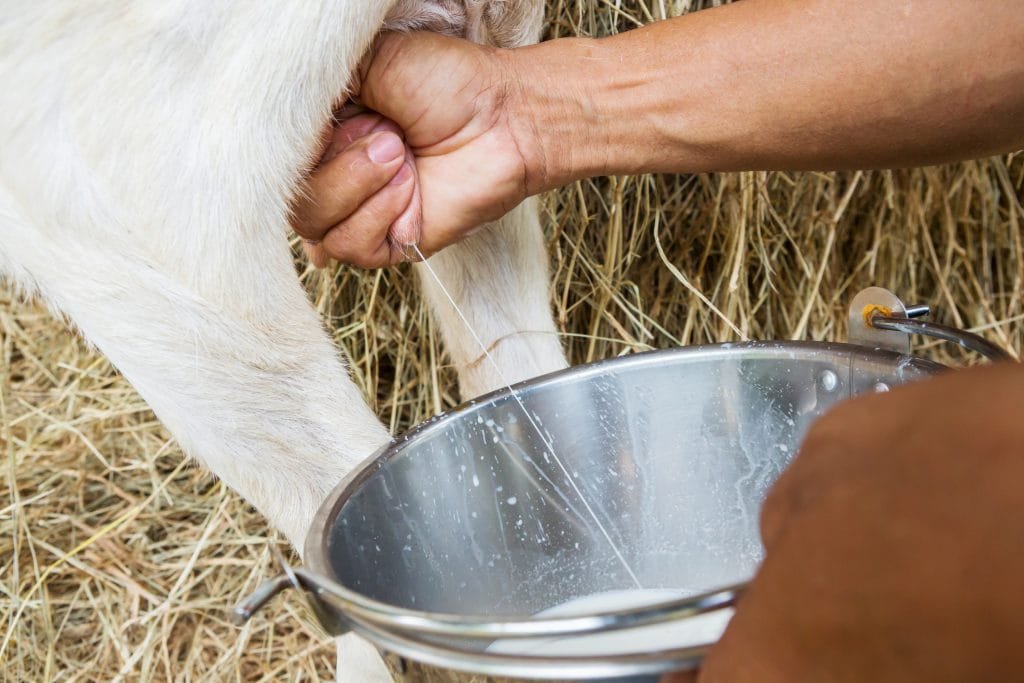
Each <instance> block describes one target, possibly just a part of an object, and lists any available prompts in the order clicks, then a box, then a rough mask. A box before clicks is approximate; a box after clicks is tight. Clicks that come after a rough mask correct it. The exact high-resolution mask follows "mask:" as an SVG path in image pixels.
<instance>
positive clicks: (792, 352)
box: [240, 311, 962, 680]
mask: <svg viewBox="0 0 1024 683" xmlns="http://www.w3.org/2000/svg"><path fill="white" fill-rule="evenodd" d="M901 312H902V311H901ZM894 319H896V320H897V322H899V321H901V320H902V321H907V320H909V318H906V317H905V316H895V318H894ZM961 339H962V337H961ZM889 341H890V342H895V343H901V340H900V339H897V338H890V339H889ZM942 369H943V367H942V366H940V365H937V364H935V363H932V362H929V361H925V360H922V359H919V358H914V357H911V356H908V355H905V354H903V353H899V352H896V351H892V350H888V349H875V348H868V347H865V346H859V345H846V344H821V343H798V342H783V343H775V342H760V343H745V344H734V345H730V344H723V345H718V346H708V347H692V348H683V349H673V350H666V351H656V352H651V353H644V354H639V355H634V356H628V357H623V358H617V359H614V360H608V361H602V362H598V363H594V364H591V365H587V366H580V367H575V368H571V369H569V370H565V371H563V372H558V373H555V374H552V375H548V376H545V377H542V378H539V379H536V380H531V381H529V382H525V383H523V384H520V385H518V386H517V387H516V392H517V394H518V397H519V400H521V402H522V405H520V403H519V402H518V401H517V400H515V398H514V397H513V396H512V395H511V394H510V392H509V391H507V390H504V391H498V392H495V393H493V394H490V395H488V396H485V397H482V398H480V399H478V400H476V401H470V402H469V403H468V404H466V405H464V406H462V407H460V408H458V409H456V410H453V411H452V412H449V413H446V414H444V415H441V416H439V417H437V418H434V419H432V420H429V421H428V422H426V423H424V424H422V425H420V426H418V427H416V428H415V429H413V430H412V431H410V432H409V433H407V434H406V435H404V436H402V437H400V438H398V439H396V440H395V441H394V442H392V443H391V444H389V445H388V446H386V447H385V448H383V449H382V450H381V451H379V452H378V453H377V454H375V455H374V456H373V457H372V458H370V459H369V460H368V461H367V462H366V463H365V464H364V466H362V467H361V468H359V469H358V470H357V471H355V472H353V473H352V474H351V475H350V476H349V477H348V478H346V479H345V480H344V481H343V482H342V483H341V484H340V485H339V486H338V487H337V489H336V490H335V491H334V492H333V494H332V495H331V497H330V499H329V500H328V501H327V502H326V503H325V504H324V505H323V507H322V508H321V509H320V511H319V513H318V515H317V517H316V520H315V522H314V524H313V527H312V529H311V531H310V533H309V536H308V538H307V543H306V559H307V561H308V564H309V571H303V570H295V571H294V572H292V573H291V574H290V575H288V576H286V577H281V578H280V579H278V581H277V582H276V583H271V584H269V585H268V586H267V587H266V588H265V589H264V590H263V591H262V592H261V593H260V594H258V595H256V596H254V598H253V599H252V600H251V601H250V602H249V604H247V605H244V606H242V607H241V608H240V610H241V611H242V613H243V614H244V615H246V616H247V615H248V614H251V613H252V611H253V610H255V609H257V608H258V607H259V605H261V604H263V603H264V602H265V601H266V600H267V599H268V598H269V597H270V595H272V594H273V593H275V592H277V591H278V590H280V589H282V588H283V587H286V586H288V585H299V586H301V587H303V588H304V589H305V590H306V591H307V592H308V593H309V594H310V595H311V596H312V603H313V605H314V608H315V609H316V610H317V614H318V616H319V617H320V619H321V621H322V622H323V623H324V625H325V627H326V628H327V629H328V630H329V631H331V632H332V633H341V632H344V631H346V630H348V629H350V628H351V629H353V630H355V631H358V632H360V633H361V634H363V635H364V636H366V637H367V638H369V639H370V640H371V641H373V642H375V643H377V644H378V645H379V646H381V647H382V648H384V649H386V650H389V651H392V652H394V653H397V654H399V655H402V656H404V657H409V658H411V659H415V660H418V661H421V662H425V663H427V664H431V665H435V666H442V667H448V668H453V669H459V670H463V671H470V672H476V673H483V674H490V675H500V676H511V677H521V678H549V679H587V680H594V679H599V678H621V677H628V676H653V675H655V674H658V673H660V672H664V671H670V670H681V669H687V668H693V667H695V666H697V664H698V663H699V661H700V659H701V658H702V657H703V655H704V653H705V651H706V649H707V648H708V647H709V646H710V645H711V644H713V643H714V642H715V641H716V640H717V639H718V636H719V635H720V634H721V631H722V629H724V627H725V624H726V623H727V620H728V616H729V614H730V612H729V611H728V610H729V608H730V607H731V606H732V605H733V603H734V601H735V599H736V598H737V596H738V595H739V594H740V592H741V590H742V585H743V583H744V582H746V581H748V580H749V579H750V578H751V577H752V576H753V574H754V572H755V571H756V568H757V566H758V563H759V562H760V559H761V555H762V546H761V543H760V539H759V535H758V512H759V509H760V506H761V503H762V501H763V499H764V496H765V494H766V492H767V491H768V489H769V487H770V486H771V485H772V483H773V482H774V481H775V479H776V478H777V477H778V475H779V474H780V473H781V472H782V470H783V469H784V468H785V467H786V465H787V464H788V463H789V461H790V460H791V458H792V457H793V456H794V454H795V453H796V451H797V448H798V446H799V444H800V442H801V439H802V437H803V435H804V434H805V433H806V431H807V429H808V428H809V427H810V425H811V424H812V423H813V422H814V420H815V419H817V418H818V417H819V416H821V415H822V414H823V413H824V412H826V411H827V410H828V409H829V408H831V407H832V406H834V405H835V404H836V403H838V402H840V401H842V400H844V399H846V398H848V397H850V396H853V395H856V394H861V393H865V392H876V391H885V390H888V388H890V387H892V386H895V385H898V384H903V383H906V382H911V381H916V380H919V379H922V378H925V377H928V376H931V375H933V374H935V373H937V372H940V371H941V370H942ZM524 407H525V409H526V411H527V412H528V413H529V414H530V415H531V416H532V417H533V419H534V420H535V421H536V423H537V425H538V426H539V427H540V434H539V433H538V432H537V430H535V429H534V428H533V425H532V424H531V421H530V420H529V419H528V418H527V417H526V416H525V413H524V411H523V408H524ZM541 434H543V437H542V436H541ZM638 588H642V589H643V590H642V591H638ZM633 680H648V679H640V678H634V679H633ZM650 680H653V678H652V679H650Z"/></svg>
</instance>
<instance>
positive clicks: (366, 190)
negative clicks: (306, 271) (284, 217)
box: [292, 120, 405, 240]
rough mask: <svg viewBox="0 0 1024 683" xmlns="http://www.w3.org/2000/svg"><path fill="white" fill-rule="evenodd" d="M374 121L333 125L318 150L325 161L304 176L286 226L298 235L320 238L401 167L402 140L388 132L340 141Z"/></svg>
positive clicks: (352, 136)
mask: <svg viewBox="0 0 1024 683" xmlns="http://www.w3.org/2000/svg"><path fill="white" fill-rule="evenodd" d="M378 124H379V122H378ZM378 124H369V122H367V121H366V120H360V121H358V122H356V123H353V124H350V125H349V126H344V125H342V126H339V130H338V131H337V132H336V134H335V135H334V138H333V139H332V140H331V142H330V143H329V145H328V147H327V149H326V151H325V152H324V159H326V161H325V162H322V163H321V165H320V167H319V168H318V169H317V171H316V172H314V173H313V175H312V176H311V177H310V179H309V182H308V198H307V199H305V200H303V201H300V202H298V203H297V205H296V206H295V209H294V212H293V217H292V227H293V228H294V229H295V232H297V233H298V234H299V235H301V236H302V237H304V238H306V239H307V240H321V239H323V237H324V235H325V234H326V233H327V231H328V230H330V229H331V228H332V227H333V226H334V225H336V224H338V223H339V222H341V221H343V220H345V219H346V218H347V217H348V216H350V215H351V214H352V213H354V212H355V211H356V210H357V209H358V208H359V207H360V205H362V204H363V203H364V202H365V201H366V200H367V199H368V198H369V197H372V196H373V195H374V193H376V192H377V191H379V190H380V189H381V188H383V187H385V186H386V185H387V184H388V183H389V182H390V181H391V180H392V179H393V178H394V177H395V175H396V174H397V173H398V172H399V169H401V168H402V167H403V165H404V163H403V162H404V159H405V143H404V142H403V141H402V139H401V138H400V137H399V136H398V135H396V134H395V133H394V132H392V131H391V130H387V129H383V130H378V131H377V132H372V133H370V134H369V135H365V137H362V138H360V139H357V140H356V141H355V142H349V144H347V146H346V140H347V139H350V138H355V137H357V134H358V132H359V131H360V129H361V128H362V127H364V126H367V125H370V127H371V129H372V127H373V125H378Z"/></svg>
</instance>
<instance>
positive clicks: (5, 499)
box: [0, 0, 1024, 681]
mask: <svg viewBox="0 0 1024 683" xmlns="http://www.w3.org/2000/svg"><path fill="white" fill-rule="evenodd" d="M697 5H698V3H687V2H671V3H665V2H658V1H657V0H646V1H645V0H633V1H629V2H627V1H623V2H616V1H614V0H612V1H609V2H601V3H596V2H592V1H589V0H588V1H586V2H584V1H583V0H572V1H570V0H551V2H549V19H550V22H551V23H550V29H549V32H550V33H551V34H552V35H571V34H582V35H601V34H607V33H611V32H615V31H621V30H626V29H629V28H632V27H634V26H636V25H638V24H641V23H645V22H648V21H650V20H652V19H658V18H661V17H663V16H665V15H666V14H667V13H668V14H674V13H679V12H681V11H684V10H686V9H689V8H691V7H695V6H697ZM1022 194H1024V155H1017V156H1011V157H1007V158H997V159H990V160H985V161H978V162H972V163H966V164H961V165H956V166H949V167H943V168H929V169H923V170H915V171H895V172H879V173H843V174H822V173H801V174H784V173H768V174H766V173H742V174H728V175H702V176H682V177H665V176H643V177H636V178H610V179H601V180H595V181H589V182H583V183H579V184H577V185H575V186H573V187H569V188H567V189H565V190H564V191H562V192H559V193H557V194H553V195H551V196H550V197H548V198H547V202H546V209H545V221H546V225H547V227H548V229H549V235H550V243H551V254H552V267H553V273H554V283H553V285H552V295H553V300H554V302H555V306H556V309H557V315H558V320H559V324H560V326H561V329H562V330H563V332H564V334H565V337H564V342H565V346H566V348H567V349H568V351H569V353H570V356H571V358H572V361H573V362H574V363H580V362H586V361H589V360H594V359H598V358H605V357H609V356H615V355H619V354H623V353H630V352H634V351H639V350H644V349H650V348H664V347H669V346H674V345H678V344H693V343H701V342H708V341H725V340H733V339H737V338H739V337H740V336H741V335H743V336H747V337H750V338H766V339H768V338H777V339H787V338H805V339H841V338H843V335H844V333H845V332H844V327H845V324H844V316H845V304H846V302H847V301H848V300H849V298H850V297H851V296H852V294H853V293H854V292H855V291H856V290H857V289H859V288H860V287H863V286H866V285H868V284H878V285H883V286H887V287H890V288H892V289H893V290H895V291H897V292H899V293H900V294H902V295H903V296H904V297H905V298H906V299H907V300H908V301H914V302H923V303H929V304H932V305H933V306H934V307H935V308H936V309H937V312H938V315H937V319H939V320H942V321H945V322H949V323H954V324H957V325H961V326H964V327H969V328H972V329H974V330H979V331H981V332H982V333H983V334H985V335H986V336H987V337H989V338H990V339H992V340H993V341H996V342H998V343H1000V344H1002V345H1004V346H1006V347H1009V348H1011V349H1013V350H1014V351H1015V352H1016V353H1017V354H1019V353H1020V352H1021V349H1022V342H1024V302H1022V296H1024V282H1022V281H1024V246H1022V243H1024V209H1022V205H1021V202H1022ZM300 270H301V271H302V277H303V279H304V281H305V282H306V283H307V284H308V287H309V291H310V293H311V296H312V297H313V299H314V300H315V302H316V305H317V307H318V308H319V310H320V311H321V312H322V313H323V314H324V315H325V316H326V317H327V319H328V320H329V324H330V327H331V329H332V330H333V331H334V336H335V339H336V340H337V342H338V345H339V346H340V347H341V348H342V349H344V351H345V352H346V353H347V354H348V355H349V356H350V358H351V360H352V368H353V372H354V375H355V379H356V381H357V382H358V383H359V385H360V387H362V388H363V390H364V391H365V393H366V395H367V397H368V399H369V401H370V402H371V403H372V405H373V406H374V408H375V409H376V411H377V413H378V414H379V415H380V416H381V417H382V418H383V420H384V421H385V423H386V424H388V425H389V426H390V427H391V428H392V429H393V430H401V429H403V428H405V427H406V426H408V425H410V424H412V423H415V422H417V421H419V420H421V419H423V418H426V417H428V416H430V415H432V414H434V413H435V412H437V411H439V410H442V409H444V408H445V407H446V406H449V405H451V404H453V403H454V402H455V400H456V387H455V382H454V374H453V372H452V371H451V369H450V368H449V367H447V365H446V359H445V357H444V355H443V353H442V352H441V350H439V347H438V335H437V334H436V330H435V329H434V328H433V326H432V325H431V323H430V321H429V319H428V318H427V314H426V311H425V310H424V307H423V305H422V303H421V301H420V299H419V297H418V296H417V294H416V291H415V287H414V283H413V278H412V277H411V275H410V273H409V271H408V269H406V268H401V269H398V270H395V271H390V272H377V273H363V272H357V271H355V270H349V269H343V270H339V271H336V272H326V273H318V272H313V271H310V270H308V269H305V267H304V266H300ZM705 297H706V299H707V301H704V300H703V299H704V298H705ZM370 302H373V304H372V308H371V306H370ZM708 302H710V305H709V303H708ZM918 351H919V352H921V353H923V354H924V355H927V356H931V357H933V358H938V359H940V360H946V361H951V362H962V361H964V360H965V357H964V356H963V355H962V354H960V353H959V352H955V351H954V352H951V351H950V350H949V349H948V348H947V347H938V346H935V345H931V344H923V345H922V344H919V346H918ZM950 354H951V355H950ZM0 355H2V359H3V360H2V371H0V372H2V374H0V452H2V456H3V458H4V463H5V467H4V475H3V478H2V482H0V593H2V595H0V614H2V617H3V622H2V623H3V626H2V631H0V639H2V640H0V649H2V655H0V679H2V680H5V681H49V680H61V681H79V680H82V681H85V680H88V681H92V680H147V681H148V680H171V679H174V680H206V681H214V680H216V681H221V680H225V681H228V680H246V681H264V680H265V681H271V680H274V681H276V680H292V681H298V680H313V679H317V678H327V677H328V676H330V671H331V660H332V656H333V649H332V647H331V645H330V643H329V642H328V641H326V640H325V639H324V638H323V637H322V634H321V633H320V631H319V629H318V628H317V627H316V625H315V624H314V623H313V621H312V618H311V617H310V615H309V614H308V612H307V611H306V609H305V607H304V606H303V605H302V604H301V602H300V601H299V600H298V599H297V598H295V597H289V598H281V599H278V600H276V601H275V602H274V603H273V605H272V606H271V608H270V609H267V610H266V611H264V612H263V613H262V614H261V615H260V616H259V617H258V618H256V619H255V620H254V621H253V622H252V623H250V624H249V625H248V626H246V627H245V628H244V629H242V630H238V629H236V628H235V627H234V626H232V625H230V624H229V623H228V621H227V619H226V611H227V610H228V609H229V608H230V607H231V606H232V605H234V604H235V603H236V602H237V601H238V600H239V599H241V598H242V597H244V596H245V595H246V594H248V593H249V592H250V591H251V590H252V589H253V588H254V587H255V586H256V585H257V584H258V583H259V582H260V581H261V580H262V579H263V578H265V577H267V576H270V575H271V574H274V573H275V572H276V563H275V560H274V558H273V555H272V553H271V551H270V544H274V545H276V546H278V547H280V548H282V550H285V551H287V550H286V549H285V548H284V546H283V544H282V543H281V540H280V538H278V537H277V536H276V535H274V534H270V533H268V532H267V529H266V526H265V524H264V522H263V521H262V519H261V518H260V517H259V515H257V514H256V513H254V512H253V511H252V510H251V509H250V508H249V507H248V506H247V505H246V504H245V503H243V502H242V501H241V500H239V499H238V498H237V496H235V495H234V494H232V493H231V492H229V491H227V490H226V489H225V488H224V486H223V485H221V484H220V483H219V482H217V481H215V480H214V479H213V478H212V477H210V476H209V475H208V474H207V473H205V472H204V471H201V470H199V469H197V468H196V467H195V466H194V465H192V464H189V463H186V462H184V461H183V459H182V457H181V453H180V451H179V449H178V447H177V445H176V444H175V443H174V442H173V441H172V440H171V439H170V438H169V436H168V434H167V432H166V431H165V430H164V429H163V428H162V427H161V426H160V425H159V424H158V423H157V422H156V420H155V419H154V417H153V415H152V414H151V413H150V412H149V411H148V409H147V408H146V406H145V404H143V402H142V401H141V400H140V399H139V397H138V396H137V395H136V394H135V393H134V392H133V391H132V389H131V388H130V387H129V386H128V385H127V383H126V382H125V381H124V380H123V379H122V378H121V377H120V376H118V374H117V373H116V372H115V371H114V370H113V369H112V368H111V367H110V365H109V363H107V362H106V361H105V360H104V359H103V358H101V357H99V356H97V355H96V354H95V353H93V352H91V351H89V350H88V349H87V348H86V346H85V344H83V343H82V341H81V340H79V339H77V338H76V337H75V336H73V335H72V334H70V333H68V332H67V331H66V329H65V327H64V326H63V325H62V324H61V323H60V322H58V321H56V320H55V319H54V318H52V317H51V316H50V315H48V314H47V313H46V312H45V310H44V309H42V308H41V307H40V306H38V305H36V304H33V303H25V302H22V301H19V300H17V298H16V297H15V296H14V294H13V292H12V291H11V290H10V289H9V288H3V289H0ZM968 360H971V361H973V359H968ZM268 541H269V543H268Z"/></svg>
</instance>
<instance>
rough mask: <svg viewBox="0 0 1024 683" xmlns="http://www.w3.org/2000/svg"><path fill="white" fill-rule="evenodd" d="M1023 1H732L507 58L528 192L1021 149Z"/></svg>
mask: <svg viewBox="0 0 1024 683" xmlns="http://www.w3.org/2000/svg"><path fill="white" fill-rule="evenodd" d="M1022 55H1024V3H1022V2H1019V1H1014V2H1010V1H1007V2H1000V3H985V4H982V3H949V2H945V1H944V0H930V1H925V0H921V1H918V2H915V3H912V4H911V3H892V2H890V1H888V0H870V1H869V2H860V3H847V2H839V1H837V0H799V1H789V2H783V1H780V0H746V1H745V2H741V3H737V4H734V5H729V6H726V7H722V8H718V9H714V10H707V11H702V12H697V13H694V14H691V15H687V16H685V17H681V18H679V19H674V20H669V21H664V22H658V23H655V24H652V25H650V26H647V27H644V28H641V29H637V30H635V31H631V32H629V33H625V34H622V35H619V36H615V37H612V38H606V39H602V40H559V41H552V42H549V43H546V44H542V45H539V46H536V47H532V48H527V49H524V50H519V51H515V52H513V53H511V54H509V55H507V58H508V59H509V61H510V63H511V65H512V71H513V73H517V74H519V76H520V79H521V81H520V82H521V85H520V87H521V88H522V90H523V93H522V96H521V97H520V98H517V102H515V103H513V104H512V105H511V106H513V107H514V108H517V109H518V110H521V112H522V117H523V118H524V119H525V120H529V121H531V126H532V127H533V129H534V131H535V134H536V136H537V138H536V139H537V140H538V141H539V144H538V145H537V147H538V150H539V152H538V153H537V155H536V157H535V159H528V161H529V162H531V167H532V168H531V177H530V184H531V190H542V189H548V188H551V187H556V186H558V185H561V184H564V183H565V182H567V181H570V180H572V179H575V178H579V177H587V176H591V175H601V174H609V173H632V172H644V171H665V172H694V171H711V170H738V169H837V168H870V167H893V166H912V165H920V164H928V163H937V162H942V161H948V160H954V159H962V158H968V157H974V156H981V155H985V154H991V153H997V152H1001V151H1009V150H1012V149H1015V148H1019V147H1021V146H1024V57H1022Z"/></svg>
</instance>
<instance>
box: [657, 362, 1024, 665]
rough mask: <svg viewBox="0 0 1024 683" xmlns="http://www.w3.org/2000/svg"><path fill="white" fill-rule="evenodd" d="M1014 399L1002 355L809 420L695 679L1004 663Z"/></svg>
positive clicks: (1015, 449)
mask: <svg viewBox="0 0 1024 683" xmlns="http://www.w3.org/2000/svg"><path fill="white" fill-rule="evenodd" d="M1021 406H1024V368H1022V367H1021V366H1016V365H1005V364H1004V365H1001V366H994V367H988V368H984V369H980V370H969V371H963V372H956V373H950V374H949V375H946V376H943V377H941V378H938V379H935V380H931V381H927V382H923V383H921V384H917V385H911V386H908V387H901V388H898V389H895V390H893V391H892V392H891V393H889V394H879V395H873V396H869V397H864V398H860V399H855V400H853V401H851V402H849V403H848V404H845V405H843V406H840V407H839V408H837V409H836V410H834V411H833V412H831V413H830V414H828V415H826V416H825V417H824V418H823V419H822V420H820V421H819V422H818V423H817V424H816V425H815V426H814V427H813V428H812V429H811V432H810V434H809V435H808V437H807V439H806V440H805V442H804V445H803V447H802V448H801V451H800V454H799V455H798V457H797V458H796V460H795V461H794V462H793V463H792V465H791V466H790V467H789V469H787V471H786V472H785V473H784V474H783V475H782V477H781V478H780V479H779V481H778V482H777V483H776V485H775V486H774V487H773V489H772V491H771V492H770V494H769V496H768V499H767V500H766V502H765V505H764V508H763V512H762V517H761V520H762V521H761V530H762V536H763V540H764V544H765V547H766V556H765V560H764V563H763V565H762V567H761V569H760V571H759V572H758V574H757V577H756V578H755V579H754V581H753V583H752V584H751V586H750V588H749V590H748V592H747V593H746V594H745V595H744V597H743V598H742V599H741V601H740V604H739V606H738V608H737V611H736V614H735V616H734V618H733V620H732V622H731V623H730V625H729V628H728V629H727V631H726V633H725V635H724V637H723V638H722V640H721V642H720V643H719V644H718V645H716V646H715V647H714V648H713V649H712V651H711V653H710V655H709V657H708V659H707V660H706V662H705V665H704V668H703V670H702V672H701V674H700V676H699V679H698V680H699V681H700V682H701V683H725V682H728V683H746V682H748V681H749V682H753V681H757V682H758V683H781V682H782V681H786V682H791V681H851V682H853V681H857V682H860V681H868V680H870V681H931V682H935V681H980V680H986V681H996V680H1011V679H1012V680H1016V679H1017V678H1019V676H1020V672H1021V671H1024V649H1022V648H1021V647H1020V643H1021V642H1024V591H1021V590H1020V577H1021V576H1024V542H1022V539H1024V487H1022V485H1021V482H1022V481H1024V422H1022V420H1021V419H1020V418H1021V414H1020V410H1021ZM666 680H671V681H673V683H676V682H677V681H678V682H680V683H681V682H682V681H686V680H691V679H689V678H683V677H678V678H667V679H666Z"/></svg>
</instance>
